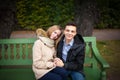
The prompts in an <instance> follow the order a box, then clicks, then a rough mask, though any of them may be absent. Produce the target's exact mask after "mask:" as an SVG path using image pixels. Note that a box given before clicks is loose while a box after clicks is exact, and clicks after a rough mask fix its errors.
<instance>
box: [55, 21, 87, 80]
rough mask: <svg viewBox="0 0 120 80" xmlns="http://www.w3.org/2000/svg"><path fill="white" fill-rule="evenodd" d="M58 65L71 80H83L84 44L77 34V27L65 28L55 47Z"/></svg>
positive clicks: (72, 24) (70, 25) (71, 25)
mask: <svg viewBox="0 0 120 80" xmlns="http://www.w3.org/2000/svg"><path fill="white" fill-rule="evenodd" d="M57 57H58V58H60V59H61V60H62V61H60V60H59V62H63V63H58V65H60V64H61V66H63V67H64V68H65V69H66V70H67V72H68V74H69V75H70V76H71V77H72V80H84V74H83V64H84V57H85V43H84V40H83V38H82V36H81V35H80V34H77V27H76V25H75V24H74V23H68V24H67V25H66V26H65V30H64V35H63V37H62V38H61V40H60V41H59V43H58V46H57Z"/></svg>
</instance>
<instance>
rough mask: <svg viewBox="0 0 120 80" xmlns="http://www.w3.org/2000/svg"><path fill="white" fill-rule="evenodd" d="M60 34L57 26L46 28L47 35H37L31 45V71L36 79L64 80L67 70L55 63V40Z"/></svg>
mask: <svg viewBox="0 0 120 80" xmlns="http://www.w3.org/2000/svg"><path fill="white" fill-rule="evenodd" d="M60 35H61V29H60V27H59V26H57V25H54V26H52V27H50V28H49V29H48V30H47V37H43V36H39V39H38V40H36V41H35V43H34V45H33V65H32V66H33V72H34V73H35V77H36V79H37V80H66V79H67V72H66V70H65V69H64V68H62V67H61V66H59V65H57V64H56V63H57V62H56V61H57V58H56V57H55V55H56V51H55V47H54V46H55V45H54V44H55V41H56V40H57V39H58V38H59V36H60ZM62 66H63V65H62Z"/></svg>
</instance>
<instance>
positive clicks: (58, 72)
mask: <svg viewBox="0 0 120 80" xmlns="http://www.w3.org/2000/svg"><path fill="white" fill-rule="evenodd" d="M38 80H67V71H66V70H65V69H64V68H61V67H56V68H54V69H53V70H51V71H50V72H48V73H47V74H45V75H44V76H43V77H41V78H40V79H38Z"/></svg>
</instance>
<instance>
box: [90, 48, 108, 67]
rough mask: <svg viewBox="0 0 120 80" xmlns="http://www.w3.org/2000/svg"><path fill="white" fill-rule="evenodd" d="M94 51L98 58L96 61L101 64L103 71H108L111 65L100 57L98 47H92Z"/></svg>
mask: <svg viewBox="0 0 120 80" xmlns="http://www.w3.org/2000/svg"><path fill="white" fill-rule="evenodd" d="M92 50H93V53H94V56H95V58H96V60H97V61H98V62H99V63H100V65H101V67H102V69H107V68H109V67H110V66H109V64H108V63H107V62H106V61H105V59H104V58H103V57H102V56H101V55H100V53H99V51H98V49H97V47H96V46H92Z"/></svg>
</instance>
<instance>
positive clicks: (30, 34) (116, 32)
mask: <svg viewBox="0 0 120 80" xmlns="http://www.w3.org/2000/svg"><path fill="white" fill-rule="evenodd" d="M92 36H95V37H96V39H97V40H120V29H102V30H96V29H95V30H94V31H93V35H92ZM35 37H36V34H35V32H34V31H13V32H12V34H11V36H10V38H35Z"/></svg>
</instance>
